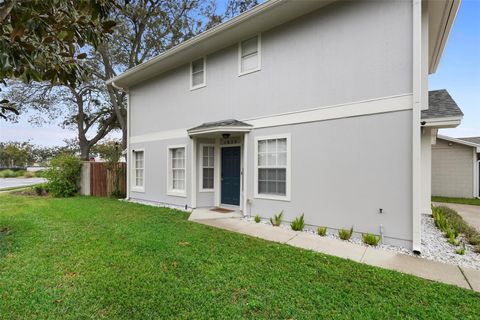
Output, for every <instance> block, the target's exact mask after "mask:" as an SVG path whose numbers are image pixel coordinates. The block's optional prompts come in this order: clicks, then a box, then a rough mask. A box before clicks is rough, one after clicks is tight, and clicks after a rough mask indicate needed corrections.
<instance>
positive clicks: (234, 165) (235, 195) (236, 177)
mask: <svg viewBox="0 0 480 320" xmlns="http://www.w3.org/2000/svg"><path fill="white" fill-rule="evenodd" d="M221 179H222V190H221V192H222V199H221V200H222V203H223V204H232V205H235V206H238V205H240V147H226V148H222V175H221Z"/></svg>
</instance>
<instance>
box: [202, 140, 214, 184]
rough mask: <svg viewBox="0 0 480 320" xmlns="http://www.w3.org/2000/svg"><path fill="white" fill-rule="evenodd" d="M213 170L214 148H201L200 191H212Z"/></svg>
mask: <svg viewBox="0 0 480 320" xmlns="http://www.w3.org/2000/svg"><path fill="white" fill-rule="evenodd" d="M214 169H215V147H214V146H208V145H203V146H202V179H201V181H202V188H201V189H202V190H203V191H207V190H210V191H211V190H213V187H214Z"/></svg>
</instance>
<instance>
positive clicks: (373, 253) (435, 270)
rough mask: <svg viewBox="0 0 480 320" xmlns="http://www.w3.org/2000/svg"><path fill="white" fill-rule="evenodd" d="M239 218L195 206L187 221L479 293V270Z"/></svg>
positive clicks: (235, 215)
mask: <svg viewBox="0 0 480 320" xmlns="http://www.w3.org/2000/svg"><path fill="white" fill-rule="evenodd" d="M240 217H241V216H240V215H239V214H238V213H231V214H228V215H225V214H221V213H216V212H212V211H210V210H208V209H197V210H194V211H193V213H192V215H191V216H190V218H189V220H191V221H194V222H197V223H201V224H204V225H208V226H212V227H215V228H220V229H224V230H228V231H233V232H237V233H242V234H246V235H249V236H253V237H257V238H260V239H264V240H269V241H273V242H278V243H284V244H288V245H290V246H294V247H298V248H302V249H308V250H313V251H316V252H321V253H325V254H329V255H332V256H337V257H341V258H346V259H350V260H353V261H356V262H361V263H365V264H368V265H371V266H376V267H381V268H385V269H391V270H396V271H400V272H403V273H408V274H412V275H415V276H418V277H421V278H425V279H428V280H434V281H439V282H443V283H447V284H453V285H456V286H459V287H462V288H466V289H472V290H475V291H478V292H480V270H475V269H469V268H464V267H458V266H456V265H453V264H446V263H441V262H436V261H431V260H426V259H422V258H417V257H413V256H407V255H403V254H399V253H395V252H390V251H386V250H381V249H375V248H371V247H366V246H362V245H357V244H354V243H350V242H346V241H345V242H344V241H340V240H336V239H331V238H325V237H320V236H317V235H314V234H309V233H306V232H296V231H293V230H287V229H283V228H278V227H273V226H270V225H267V224H263V223H251V222H247V221H244V220H241V219H240Z"/></svg>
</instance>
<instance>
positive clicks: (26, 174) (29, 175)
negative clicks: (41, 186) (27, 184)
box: [23, 171, 35, 178]
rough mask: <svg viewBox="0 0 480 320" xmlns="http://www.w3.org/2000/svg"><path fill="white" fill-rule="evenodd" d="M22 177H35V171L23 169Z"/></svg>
mask: <svg viewBox="0 0 480 320" xmlns="http://www.w3.org/2000/svg"><path fill="white" fill-rule="evenodd" d="M23 177H24V178H35V173H34V172H32V171H25V173H24V174H23Z"/></svg>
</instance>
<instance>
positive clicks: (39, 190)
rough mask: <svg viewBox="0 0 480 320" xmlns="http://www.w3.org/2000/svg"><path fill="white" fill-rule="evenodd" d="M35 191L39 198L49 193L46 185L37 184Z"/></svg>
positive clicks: (34, 187)
mask: <svg viewBox="0 0 480 320" xmlns="http://www.w3.org/2000/svg"><path fill="white" fill-rule="evenodd" d="M33 191H35V193H36V194H37V196H43V195H44V194H46V193H47V186H46V184H45V183H41V184H37V185H35V186H33Z"/></svg>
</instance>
